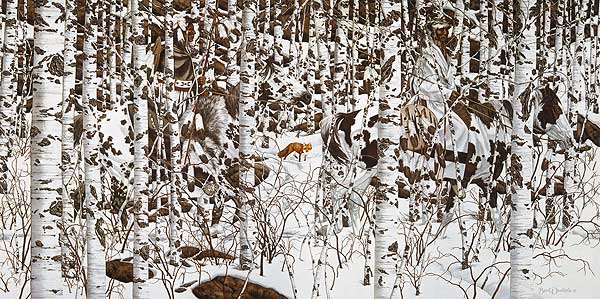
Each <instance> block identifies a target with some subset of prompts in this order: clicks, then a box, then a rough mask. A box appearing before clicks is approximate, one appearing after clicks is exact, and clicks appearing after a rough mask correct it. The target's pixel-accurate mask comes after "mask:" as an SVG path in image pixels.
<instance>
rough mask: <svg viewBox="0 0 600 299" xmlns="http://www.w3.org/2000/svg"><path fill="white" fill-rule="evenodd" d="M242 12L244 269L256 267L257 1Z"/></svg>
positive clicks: (241, 242)
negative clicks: (254, 208) (253, 210)
mask: <svg viewBox="0 0 600 299" xmlns="http://www.w3.org/2000/svg"><path fill="white" fill-rule="evenodd" d="M243 5H244V6H243V9H244V10H243V12H242V31H243V35H244V40H243V44H242V47H241V65H240V163H241V165H240V184H239V185H240V189H241V190H240V197H241V201H242V204H241V205H242V206H241V217H242V219H241V221H240V234H239V236H240V239H239V248H240V267H241V268H242V269H244V270H249V269H251V268H254V266H255V265H254V259H255V253H254V248H255V244H256V230H255V223H254V219H253V213H252V207H253V203H252V201H253V200H254V198H253V195H254V157H253V154H254V144H255V141H254V136H255V133H256V131H255V127H256V119H255V107H256V105H255V103H256V77H255V74H256V32H255V28H256V27H255V25H256V24H255V22H256V20H255V18H256V3H255V2H254V1H252V0H244V2H243Z"/></svg>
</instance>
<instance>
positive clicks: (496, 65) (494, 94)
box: [488, 0, 505, 103]
mask: <svg viewBox="0 0 600 299" xmlns="http://www.w3.org/2000/svg"><path fill="white" fill-rule="evenodd" d="M503 2H504V0H495V1H494V3H493V6H492V16H493V17H494V19H493V21H492V30H493V31H494V33H495V36H496V47H494V52H493V53H494V55H493V56H491V57H489V58H490V63H489V72H488V73H489V75H490V78H489V81H490V86H489V87H490V88H489V91H490V97H491V99H492V101H494V102H496V103H497V102H498V101H500V100H501V99H503V98H504V92H503V89H502V85H503V83H502V74H501V69H500V65H501V63H502V62H501V54H502V52H503V51H505V50H504V49H503V47H504V40H505V37H504V33H503V32H502V23H503V20H504V14H503V13H502V10H500V8H499V6H502V3H503ZM491 52H492V51H491V49H490V53H491Z"/></svg>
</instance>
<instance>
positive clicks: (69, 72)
mask: <svg viewBox="0 0 600 299" xmlns="http://www.w3.org/2000/svg"><path fill="white" fill-rule="evenodd" d="M76 13H77V3H76V2H75V1H74V0H67V1H66V9H65V22H66V23H67V25H66V26H65V34H64V36H65V45H64V52H63V53H64V68H63V72H64V73H63V86H62V98H63V104H62V105H63V106H62V186H63V189H62V235H61V248H62V264H63V270H64V271H65V274H68V272H66V271H69V270H70V269H69V268H70V266H69V262H70V261H71V259H72V258H74V256H72V252H71V250H70V248H69V240H71V241H74V237H75V229H76V228H75V227H74V220H75V210H74V207H73V196H72V195H74V193H75V190H76V189H77V177H76V176H75V168H76V165H75V163H76V161H77V156H78V155H77V154H76V153H78V152H77V151H75V148H74V147H75V136H74V134H73V133H74V130H75V127H74V123H73V117H74V115H75V103H76V102H77V99H76V97H77V95H76V93H75V71H76V61H75V53H76V52H77V49H76V42H77V18H76Z"/></svg>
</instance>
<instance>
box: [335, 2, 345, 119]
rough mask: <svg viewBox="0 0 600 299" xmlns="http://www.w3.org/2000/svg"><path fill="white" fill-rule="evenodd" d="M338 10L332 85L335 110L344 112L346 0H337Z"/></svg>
mask: <svg viewBox="0 0 600 299" xmlns="http://www.w3.org/2000/svg"><path fill="white" fill-rule="evenodd" d="M337 5H338V7H337V9H336V10H335V11H336V12H338V14H336V16H335V17H336V21H337V22H336V24H337V26H336V31H335V49H334V55H335V56H334V60H335V61H334V79H333V81H334V86H335V89H334V90H335V91H334V95H335V103H334V105H335V112H346V110H347V109H346V108H347V105H348V84H347V83H348V82H347V80H346V76H347V72H348V70H347V65H348V61H347V60H348V36H347V34H346V29H347V28H346V25H345V24H346V22H347V20H348V14H349V3H348V0H342V1H339V2H337Z"/></svg>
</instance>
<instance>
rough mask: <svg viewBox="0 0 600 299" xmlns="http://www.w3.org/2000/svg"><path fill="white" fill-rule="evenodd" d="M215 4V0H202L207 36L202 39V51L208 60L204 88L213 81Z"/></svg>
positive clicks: (207, 87) (208, 86)
mask: <svg viewBox="0 0 600 299" xmlns="http://www.w3.org/2000/svg"><path fill="white" fill-rule="evenodd" d="M216 6H217V2H216V0H205V1H204V32H205V34H206V37H207V38H206V39H205V40H204V47H205V48H204V53H205V55H206V56H207V57H206V60H207V61H208V65H206V69H205V72H204V77H205V78H206V81H205V86H204V88H205V89H209V88H210V86H211V84H212V83H213V81H215V70H214V60H215V37H216V34H215V33H214V32H213V16H214V15H215V13H216V12H215V9H216Z"/></svg>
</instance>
